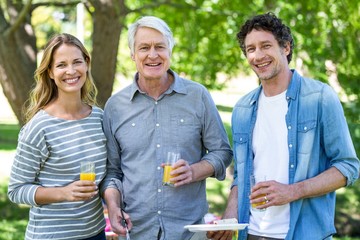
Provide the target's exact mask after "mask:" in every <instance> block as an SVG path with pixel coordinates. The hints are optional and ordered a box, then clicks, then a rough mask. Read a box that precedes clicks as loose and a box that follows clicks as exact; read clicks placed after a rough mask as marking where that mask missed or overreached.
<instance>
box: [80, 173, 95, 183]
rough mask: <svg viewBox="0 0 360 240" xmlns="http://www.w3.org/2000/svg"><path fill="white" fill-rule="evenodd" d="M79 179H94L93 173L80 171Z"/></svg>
mask: <svg viewBox="0 0 360 240" xmlns="http://www.w3.org/2000/svg"><path fill="white" fill-rule="evenodd" d="M80 180H87V181H92V182H94V181H95V173H91V172H90V173H80Z"/></svg>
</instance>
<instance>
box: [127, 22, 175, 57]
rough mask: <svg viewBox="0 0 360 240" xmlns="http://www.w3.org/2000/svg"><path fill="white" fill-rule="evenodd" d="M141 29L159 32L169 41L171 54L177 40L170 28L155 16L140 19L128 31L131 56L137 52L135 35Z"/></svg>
mask: <svg viewBox="0 0 360 240" xmlns="http://www.w3.org/2000/svg"><path fill="white" fill-rule="evenodd" d="M141 27H147V28H152V29H155V30H157V31H159V32H160V33H161V34H162V35H164V37H165V38H166V40H167V43H168V46H169V49H170V53H171V52H172V49H173V47H174V45H175V40H174V38H173V34H172V32H171V30H170V28H169V26H168V25H167V24H166V23H165V22H164V21H163V20H162V19H160V18H157V17H153V16H144V17H141V18H140V19H138V20H137V21H136V22H135V23H133V24H131V25H130V27H129V30H128V44H129V48H130V53H131V55H133V54H134V52H135V34H136V31H137V30H138V29H139V28H141Z"/></svg>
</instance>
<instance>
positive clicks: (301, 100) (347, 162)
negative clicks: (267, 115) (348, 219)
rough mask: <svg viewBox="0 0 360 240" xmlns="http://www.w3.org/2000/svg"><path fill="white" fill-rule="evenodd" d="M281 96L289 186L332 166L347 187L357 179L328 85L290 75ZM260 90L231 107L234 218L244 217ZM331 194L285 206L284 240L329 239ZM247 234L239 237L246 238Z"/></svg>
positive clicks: (342, 120) (339, 111)
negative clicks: (235, 196) (284, 109)
mask: <svg viewBox="0 0 360 240" xmlns="http://www.w3.org/2000/svg"><path fill="white" fill-rule="evenodd" d="M292 71H293V77H292V79H291V82H290V85H289V87H288V90H287V93H286V99H287V101H288V112H287V114H286V124H287V128H288V149H289V183H290V184H293V183H296V182H300V181H303V180H305V179H308V178H312V177H314V176H316V175H318V174H320V173H321V172H324V171H325V170H327V169H329V168H330V167H336V168H337V169H338V170H339V171H340V172H341V173H342V174H343V175H344V176H345V177H346V178H347V185H351V184H353V183H354V182H355V181H356V179H357V178H358V176H359V160H358V158H357V156H356V153H355V149H354V146H353V143H352V140H351V137H350V133H349V130H348V126H347V123H346V119H345V117H344V113H343V109H342V106H341V103H340V101H339V99H338V97H337V95H336V93H335V92H334V91H333V90H332V89H331V87H330V86H328V85H326V84H324V83H321V82H319V81H316V80H312V79H307V78H304V77H302V76H300V75H299V74H298V73H297V72H296V71H295V70H292ZM261 88H262V87H261V86H260V87H259V88H257V89H255V90H254V91H252V92H250V93H249V94H247V95H246V96H244V97H243V98H241V99H240V100H239V102H238V103H237V104H236V105H235V107H234V110H233V115H232V134H233V141H234V145H233V146H234V159H235V166H236V167H235V173H234V182H233V186H235V185H236V186H238V218H239V222H240V223H248V222H249V218H250V212H249V209H250V202H249V195H250V182H249V181H250V180H249V179H250V177H249V175H250V174H251V172H252V171H253V152H252V148H251V146H252V132H253V129H254V125H255V121H256V113H257V108H258V98H259V94H260V92H261ZM334 215H335V192H331V193H328V194H326V195H323V196H319V197H314V198H308V199H301V200H298V201H295V202H292V203H290V226H289V231H288V234H287V236H286V239H292V240H297V239H299V240H302V239H305V237H306V239H314V240H319V239H330V238H331V236H332V235H333V234H334V233H335V232H336V230H335V226H334ZM246 236H247V230H243V231H241V232H239V239H246Z"/></svg>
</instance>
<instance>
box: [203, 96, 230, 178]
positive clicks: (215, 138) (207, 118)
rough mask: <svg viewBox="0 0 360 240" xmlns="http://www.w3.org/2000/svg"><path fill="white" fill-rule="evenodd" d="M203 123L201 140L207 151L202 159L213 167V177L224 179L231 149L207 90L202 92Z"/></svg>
mask: <svg viewBox="0 0 360 240" xmlns="http://www.w3.org/2000/svg"><path fill="white" fill-rule="evenodd" d="M203 103H204V125H203V142H204V146H205V148H206V150H207V153H206V154H205V155H204V156H203V158H202V159H204V160H206V161H208V162H209V163H210V164H211V165H212V166H213V167H214V171H215V172H214V177H215V178H216V179H218V180H224V179H225V177H226V168H227V167H228V166H229V165H230V163H231V160H232V156H233V153H232V150H231V147H230V144H229V139H228V136H227V133H226V130H225V128H224V125H223V122H222V120H221V118H220V115H219V112H218V110H217V108H216V105H215V103H214V101H213V99H212V98H211V95H210V93H209V92H207V91H204V92H203Z"/></svg>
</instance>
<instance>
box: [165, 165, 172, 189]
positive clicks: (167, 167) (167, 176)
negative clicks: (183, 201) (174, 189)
mask: <svg viewBox="0 0 360 240" xmlns="http://www.w3.org/2000/svg"><path fill="white" fill-rule="evenodd" d="M171 170H173V168H172V166H171V165H165V166H164V176H163V185H169V186H172V185H174V182H171V181H170V178H171V175H170V172H171Z"/></svg>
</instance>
